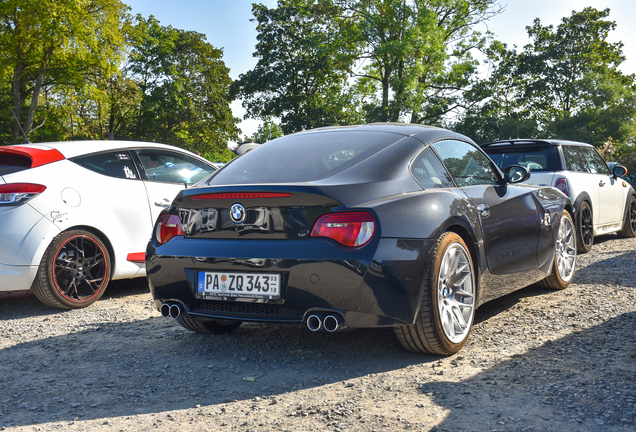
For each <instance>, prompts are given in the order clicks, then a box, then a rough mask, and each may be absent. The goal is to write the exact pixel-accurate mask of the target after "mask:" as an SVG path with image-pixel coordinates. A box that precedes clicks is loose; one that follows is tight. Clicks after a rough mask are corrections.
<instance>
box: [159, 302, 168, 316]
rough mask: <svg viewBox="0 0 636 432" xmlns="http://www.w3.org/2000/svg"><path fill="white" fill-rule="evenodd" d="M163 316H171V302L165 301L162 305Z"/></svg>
mask: <svg viewBox="0 0 636 432" xmlns="http://www.w3.org/2000/svg"><path fill="white" fill-rule="evenodd" d="M161 316H163V317H166V318H168V317H169V316H170V304H169V303H164V304H162V305H161Z"/></svg>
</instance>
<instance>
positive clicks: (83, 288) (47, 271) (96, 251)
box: [32, 230, 111, 309]
mask: <svg viewBox="0 0 636 432" xmlns="http://www.w3.org/2000/svg"><path fill="white" fill-rule="evenodd" d="M110 273H111V260H110V254H109V252H108V249H107V248H106V246H104V243H102V241H101V240H100V239H99V238H98V237H97V236H96V235H94V234H93V233H90V232H88V231H84V230H71V231H66V232H63V233H61V234H59V235H58V236H57V237H55V238H54V239H53V241H52V242H51V244H50V245H49V247H48V248H47V249H46V252H44V256H43V257H42V262H41V263H40V267H39V268H38V272H37V274H36V276H35V280H34V281H33V286H32V289H33V292H34V293H35V295H36V297H37V298H38V299H39V300H40V301H41V302H42V303H44V304H45V305H47V306H50V307H54V308H58V309H79V308H83V307H86V306H89V305H91V304H93V303H95V302H96V301H97V300H99V298H100V297H101V296H102V294H104V290H105V289H106V287H107V286H108V282H109V281H110Z"/></svg>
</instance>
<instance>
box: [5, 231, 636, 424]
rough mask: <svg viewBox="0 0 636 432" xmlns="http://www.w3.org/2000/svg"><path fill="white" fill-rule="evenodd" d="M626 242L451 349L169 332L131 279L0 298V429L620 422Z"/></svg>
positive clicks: (634, 346) (269, 333)
mask: <svg viewBox="0 0 636 432" xmlns="http://www.w3.org/2000/svg"><path fill="white" fill-rule="evenodd" d="M635 294H636V239H618V238H616V237H614V236H606V237H601V238H598V239H597V243H596V244H595V245H594V249H593V251H592V252H590V253H589V254H586V255H582V256H580V257H579V261H578V268H577V273H576V276H575V280H574V283H573V284H572V285H571V286H570V287H569V288H568V289H567V290H564V291H560V292H554V291H546V290H543V289H540V288H537V287H534V286H531V287H528V288H525V289H523V290H521V291H518V292H516V293H513V294H511V295H509V296H506V297H504V298H501V299H498V300H495V301H492V302H490V303H488V304H486V305H484V306H482V307H481V308H480V309H479V310H478V311H477V314H476V323H475V327H474V330H473V333H472V335H471V337H470V340H469V342H468V343H467V345H466V346H465V347H464V349H463V350H462V351H460V352H459V353H458V354H456V355H454V356H452V357H446V358H444V357H435V356H423V355H415V354H411V353H408V352H405V351H404V350H403V349H402V348H401V347H400V345H399V343H398V342H397V340H396V338H395V336H394V334H393V332H392V330H389V329H369V330H356V331H345V332H341V333H336V334H327V333H322V332H321V333H311V332H310V331H309V330H307V329H306V328H302V327H297V326H283V325H260V324H250V325H243V326H242V327H241V328H239V329H238V330H236V331H235V332H233V333H231V334H229V335H222V336H204V335H199V334H195V333H191V332H187V331H185V330H183V329H182V328H181V327H180V326H178V325H177V324H176V323H174V322H172V321H171V320H169V319H166V318H162V317H161V316H160V314H159V313H158V312H157V311H156V310H155V309H154V307H153V305H152V300H151V297H150V294H149V293H148V289H147V286H146V284H145V281H144V280H135V281H125V282H113V283H112V284H111V286H110V287H109V289H108V291H107V293H106V296H105V297H104V298H103V299H102V300H100V301H99V302H97V303H96V304H95V305H93V306H91V307H89V308H86V309H82V310H74V311H58V310H52V309H47V308H46V307H44V306H42V305H40V303H39V302H38V301H37V300H36V299H35V297H34V296H33V295H30V294H28V293H16V294H4V295H2V296H0V352H1V357H0V430H15V431H252V432H255V431H290V432H291V431H293V432H296V431H385V430H386V431H392V430H403V429H405V430H414V431H436V430H439V431H555V432H556V431H634V430H636V407H635V403H636V295H635Z"/></svg>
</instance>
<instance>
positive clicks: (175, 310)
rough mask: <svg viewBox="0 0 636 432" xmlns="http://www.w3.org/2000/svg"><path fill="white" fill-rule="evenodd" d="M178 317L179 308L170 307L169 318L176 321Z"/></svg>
mask: <svg viewBox="0 0 636 432" xmlns="http://www.w3.org/2000/svg"><path fill="white" fill-rule="evenodd" d="M162 309H163V307H162ZM179 315H181V306H179V305H178V304H172V305H170V317H172V318H175V319H176V318H179Z"/></svg>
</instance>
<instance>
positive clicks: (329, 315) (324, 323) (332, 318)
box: [307, 312, 344, 333]
mask: <svg viewBox="0 0 636 432" xmlns="http://www.w3.org/2000/svg"><path fill="white" fill-rule="evenodd" d="M343 327H344V318H342V315H340V314H339V313H333V312H325V313H314V314H311V315H309V317H308V318H307V328H308V329H309V330H311V331H318V330H326V331H328V332H330V333H331V332H335V331H336V330H339V329H341V328H343Z"/></svg>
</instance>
